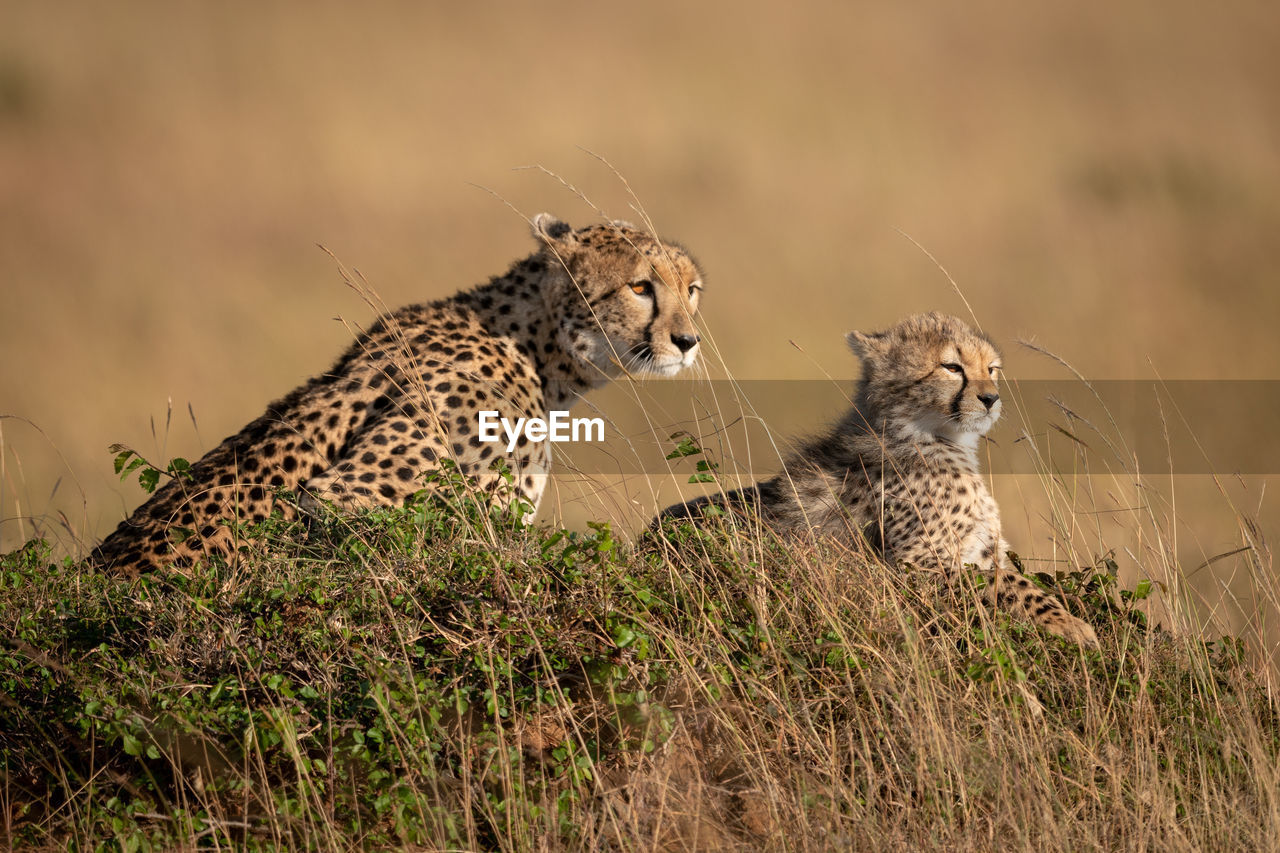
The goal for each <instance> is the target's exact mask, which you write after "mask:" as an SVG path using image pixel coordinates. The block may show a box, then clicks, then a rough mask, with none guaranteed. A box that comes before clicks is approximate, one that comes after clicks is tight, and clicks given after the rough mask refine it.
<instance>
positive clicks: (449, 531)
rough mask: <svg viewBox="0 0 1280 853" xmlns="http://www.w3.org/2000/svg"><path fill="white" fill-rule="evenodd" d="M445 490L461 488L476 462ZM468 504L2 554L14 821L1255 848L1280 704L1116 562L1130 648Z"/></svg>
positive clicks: (755, 533) (771, 565)
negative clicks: (90, 554) (120, 559)
mask: <svg viewBox="0 0 1280 853" xmlns="http://www.w3.org/2000/svg"><path fill="white" fill-rule="evenodd" d="M441 476H444V477H452V475H450V474H448V473H447V472H446V473H445V474H443V475H441ZM518 515H519V508H518V507H517V508H516V510H515V511H505V510H497V509H492V508H489V507H487V506H486V505H484V504H480V503H476V502H473V501H471V500H470V499H467V498H465V497H462V498H458V499H457V500H451V501H448V502H445V501H442V500H440V499H438V498H432V499H427V498H423V499H422V500H420V501H417V502H415V503H413V504H412V505H410V506H408V507H405V508H402V509H381V510H376V511H369V512H365V513H363V514H360V515H356V516H346V515H341V514H337V513H334V514H332V515H328V516H325V517H323V518H319V519H315V520H313V521H311V522H310V523H309V524H302V523H285V522H284V521H282V520H280V519H278V518H276V519H270V520H268V521H267V522H264V523H263V524H262V525H261V526H260V527H258V528H257V529H254V530H252V531H246V532H247V533H249V534H251V536H252V538H253V541H254V542H255V543H256V544H254V545H253V546H252V548H250V547H249V546H246V547H245V550H243V551H242V553H241V554H239V555H238V559H237V560H236V561H235V562H234V563H232V564H228V563H226V562H224V561H221V560H212V561H209V562H208V563H206V564H203V565H202V566H201V567H199V568H197V569H196V570H194V571H193V572H192V573H191V574H190V575H189V576H167V577H161V576H158V575H157V576H149V577H144V578H141V579H139V580H137V581H132V582H128V583H124V582H120V581H118V580H116V579H114V578H110V577H105V576H103V575H101V574H100V573H97V572H96V571H95V570H93V569H92V568H90V567H87V566H85V565H84V564H82V563H77V562H76V561H74V560H72V559H70V558H68V559H63V560H61V561H57V560H55V559H53V557H52V556H51V552H50V550H49V548H48V546H45V545H44V544H43V543H41V542H40V541H33V542H30V543H28V544H27V545H26V546H25V547H23V548H21V549H19V550H17V551H13V552H11V553H9V554H7V555H4V556H3V557H2V558H0V613H4V614H5V624H4V625H3V628H0V637H2V638H3V640H2V642H0V679H2V680H3V697H4V698H3V699H2V700H0V733H2V734H0V757H2V760H3V763H4V779H3V790H0V807H3V816H4V817H3V819H4V824H3V832H4V834H5V836H6V837H7V840H8V842H9V843H10V844H11V845H13V846H23V847H59V848H65V847H70V848H73V849H103V850H114V849H121V850H147V849H174V848H190V847H205V848H222V847H236V848H239V847H246V848H250V849H294V848H314V849H325V850H347V849H365V848H385V847H389V846H396V847H409V848H413V849H427V850H458V849H467V850H479V849H494V850H691V849H700V850H701V849H742V850H758V849H769V850H886V849H922V848H940V847H946V848H951V849H957V850H985V849H992V848H994V847H1001V848H1017V849H1035V850H1082V849H1107V850H1117V849H1125V850H1161V851H1168V850H1202V849H1220V850H1257V849H1273V848H1275V846H1276V845H1277V844H1278V843H1280V793H1277V792H1278V791H1280V778H1278V777H1280V760H1278V759H1280V719H1278V718H1277V712H1278V711H1280V708H1278V707H1277V702H1276V698H1275V697H1274V695H1273V694H1272V692H1271V690H1270V682H1269V681H1268V680H1267V677H1266V671H1265V669H1262V668H1259V667H1258V666H1257V665H1256V663H1255V662H1252V661H1251V660H1250V656H1249V655H1248V654H1247V653H1246V650H1245V648H1244V645H1243V644H1242V643H1241V642H1239V641H1236V640H1232V639H1229V638H1223V639H1217V640H1213V641H1208V642H1206V641H1204V640H1201V639H1200V638H1199V637H1197V636H1195V635H1194V634H1191V633H1185V632H1183V633H1178V634H1172V633H1169V632H1167V631H1166V630H1164V629H1162V628H1159V627H1156V626H1154V625H1153V624H1151V623H1150V622H1149V619H1148V616H1147V614H1146V612H1145V611H1144V609H1143V608H1144V605H1145V604H1146V603H1147V602H1146V601H1145V600H1144V599H1146V598H1147V596H1148V595H1149V594H1151V593H1152V592H1153V590H1154V589H1155V588H1156V587H1155V586H1153V584H1152V583H1151V582H1149V581H1143V582H1140V583H1139V584H1137V585H1136V586H1135V587H1134V588H1133V589H1129V590H1126V589H1121V588H1120V587H1119V584H1118V583H1117V580H1116V565H1115V563H1114V561H1110V560H1102V561H1100V562H1098V563H1097V564H1095V565H1080V566H1073V567H1070V570H1069V571H1063V572H1057V573H1054V574H1041V575H1039V576H1038V577H1039V579H1040V580H1041V582H1042V583H1045V584H1046V585H1048V586H1050V587H1051V588H1054V589H1056V590H1057V591H1059V592H1060V593H1062V594H1063V595H1064V596H1065V599H1066V601H1067V602H1068V603H1069V605H1070V606H1071V607H1072V609H1073V611H1075V612H1076V613H1077V614H1078V615H1081V616H1083V617H1084V618H1087V619H1089V620H1090V621H1091V622H1092V623H1093V624H1094V625H1095V626H1096V627H1097V629H1098V632H1099V636H1100V638H1101V641H1102V646H1101V648H1100V649H1099V650H1097V651H1083V650H1081V649H1078V648H1076V647H1075V646H1072V645H1069V644H1066V643H1064V642H1062V641H1059V640H1057V639H1055V638H1052V637H1049V636H1047V635H1044V634H1042V633H1039V632H1037V631H1035V630H1034V629H1032V628H1030V627H1029V626H1027V625H1024V624H1021V623H1014V622H1010V621H1008V620H1006V619H1004V618H1003V617H1001V616H999V615H993V614H991V613H989V612H987V611H985V610H984V609H983V608H981V607H980V606H977V605H976V604H975V602H976V601H977V598H978V596H977V595H976V593H975V591H974V590H961V591H958V592H953V593H944V592H942V591H940V590H938V589H936V588H934V587H933V586H932V585H931V584H929V583H926V582H924V581H923V580H922V579H920V578H919V577H916V576H913V575H910V574H906V573H899V572H891V571H889V570H887V569H886V567H884V566H883V565H880V564H878V563H876V562H875V561H874V560H870V559H868V558H867V557H865V556H863V555H860V554H856V553H851V552H841V551H836V550H834V549H833V547H832V546H831V545H829V544H827V543H823V542H799V541H787V542H780V541H777V540H776V539H774V538H773V537H771V536H770V535H768V534H767V533H764V532H761V531H759V530H751V529H741V530H733V529H723V530H712V531H699V530H694V529H692V528H689V527H681V526H673V527H669V528H667V529H666V530H665V531H664V536H663V537H655V536H646V537H642V538H641V540H640V541H639V542H637V543H626V542H623V541H621V540H620V539H619V538H618V537H616V536H615V534H614V532H613V530H612V529H611V528H610V526H609V525H608V524H605V523H593V524H591V525H590V527H589V528H588V530H587V531H586V532H572V531H566V530H564V529H560V528H556V527H545V526H544V527H529V526H525V525H523V524H522V523H520V522H519V521H518V520H517V517H518Z"/></svg>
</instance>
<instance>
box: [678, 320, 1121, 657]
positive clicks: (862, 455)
mask: <svg viewBox="0 0 1280 853" xmlns="http://www.w3.org/2000/svg"><path fill="white" fill-rule="evenodd" d="M846 339H847V340H848V342H849V346H850V347H851V348H852V349H853V352H854V354H855V355H857V356H858V357H859V358H860V359H861V360H862V378H861V380H860V381H859V383H858V386H857V397H856V399H855V401H854V407H853V409H852V410H851V411H850V412H849V413H848V414H847V415H845V417H844V418H843V419H842V420H841V421H839V422H838V423H837V424H836V425H835V426H834V428H832V429H831V430H830V431H829V432H828V433H827V434H826V435H824V436H822V437H820V438H816V439H812V440H809V441H808V442H806V443H805V444H803V445H802V447H801V448H800V450H799V451H798V452H797V453H795V454H794V455H793V456H792V457H791V459H790V460H789V462H788V463H787V465H786V469H785V470H784V471H783V472H782V473H781V474H779V475H778V476H776V477H774V478H773V479H771V480H766V481H764V482H762V483H758V484H757V485H756V486H754V487H752V488H749V489H746V490H742V491H738V492H732V493H729V494H727V495H725V496H724V497H723V498H712V499H710V500H708V499H706V498H703V499H699V500H696V501H692V502H690V503H687V504H681V505H677V506H674V507H670V508H668V509H667V510H666V511H665V513H664V515H668V516H674V517H692V518H700V517H702V516H703V511H704V510H705V509H706V507H707V506H708V505H710V504H713V503H720V502H721V501H724V502H726V503H728V504H729V505H730V506H733V507H736V508H743V507H747V506H751V507H755V509H756V510H757V511H758V512H759V513H760V515H761V517H762V518H763V519H764V520H765V521H766V522H767V523H768V524H769V525H770V526H771V527H772V528H774V529H776V530H779V531H805V530H814V531H817V532H819V533H822V534H832V535H836V536H848V535H849V534H850V533H851V531H860V534H857V535H861V536H863V537H865V539H866V540H867V541H869V542H870V543H871V544H872V545H873V546H875V547H876V548H877V549H878V550H879V552H880V553H881V554H882V555H883V557H884V559H885V561H886V562H888V563H889V564H890V565H895V564H898V563H906V564H911V565H914V566H917V567H920V568H927V569H936V570H937V571H939V572H940V573H941V574H942V575H943V576H944V577H945V578H948V579H950V578H952V577H954V576H955V574H956V573H957V572H958V571H960V569H961V568H962V567H963V566H965V565H966V564H975V565H977V566H978V567H979V569H981V570H983V571H984V572H985V573H986V575H987V579H988V583H987V586H986V591H985V593H984V594H985V595H986V597H987V603H988V604H989V605H990V604H997V605H998V606H1001V607H1004V608H1007V609H1008V610H1010V611H1011V612H1012V613H1014V614H1017V615H1018V616H1021V617H1023V618H1026V619H1029V620H1030V621H1032V622H1034V623H1036V624H1037V625H1040V626H1042V627H1043V628H1045V629H1046V630H1048V631H1050V632H1051V633H1054V634H1058V635H1060V636H1063V637H1066V638H1067V639H1069V640H1072V641H1074V642H1076V643H1079V644H1081V645H1087V646H1096V645H1097V642H1098V640H1097V636H1096V635H1095V634H1094V631H1093V628H1092V627H1090V626H1089V625H1088V624H1087V623H1086V622H1083V621H1081V620H1080V619H1077V618H1076V617H1074V616H1072V615H1071V614H1070V613H1068V612H1067V609H1066V607H1064V606H1063V605H1062V603H1061V602H1060V601H1058V600H1057V599H1056V598H1054V597H1053V596H1051V595H1049V594H1048V593H1046V592H1044V591H1043V590H1041V589H1040V588H1039V587H1037V586H1036V585H1035V584H1033V583H1032V582H1031V580H1030V579H1028V578H1026V577H1024V576H1023V575H1021V574H1018V573H1017V572H1015V571H1011V570H1010V569H1009V568H1007V566H1006V564H1005V551H1006V550H1007V549H1008V545H1007V543H1006V542H1005V541H1004V539H1002V538H1001V533H1000V512H999V509H998V508H997V507H996V503H995V500H994V499H993V498H992V497H991V494H990V492H989V491H988V490H987V486H986V483H985V482H984V480H983V478H982V475H981V472H980V470H979V466H978V440H979V438H980V437H981V436H982V435H984V434H985V433H986V432H987V430H989V429H991V427H992V425H993V424H994V423H995V422H996V419H997V418H998V417H1000V394H999V392H998V390H997V387H996V380H997V377H998V374H999V371H1000V369H1001V364H1000V353H999V351H998V350H997V349H996V347H995V345H994V344H993V343H992V342H991V341H990V340H989V339H988V338H987V337H986V336H985V335H982V334H981V333H978V332H975V331H974V330H973V329H971V328H969V326H967V325H966V324H965V323H963V322H961V321H960V320H957V319H956V318H954V317H949V316H946V315H943V314H936V313H934V314H917V315H915V316H913V317H908V318H907V319H906V320H903V321H902V322H900V323H899V324H898V325H896V326H894V327H893V328H891V329H889V330H887V331H884V332H877V333H874V334H864V333H862V332H850V333H849V335H848V336H847V338H846Z"/></svg>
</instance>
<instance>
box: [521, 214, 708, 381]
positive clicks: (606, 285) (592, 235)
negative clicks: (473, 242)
mask: <svg viewBox="0 0 1280 853" xmlns="http://www.w3.org/2000/svg"><path fill="white" fill-rule="evenodd" d="M533 233H534V236H535V237H537V238H538V239H539V240H541V241H542V244H543V254H544V256H545V259H546V262H547V268H548V270H550V271H551V273H550V275H551V278H552V280H551V281H550V282H549V283H548V286H547V287H545V288H544V290H543V293H544V298H545V300H546V302H547V309H548V310H549V311H550V312H551V316H553V317H558V318H560V328H559V343H560V345H561V346H562V347H563V348H564V350H565V352H568V353H570V354H571V355H572V357H573V358H575V359H576V360H577V361H579V362H580V363H581V364H582V365H583V366H584V367H585V368H587V371H588V372H589V373H590V374H591V375H592V376H593V378H594V379H596V380H597V381H603V380H605V379H610V378H613V377H615V376H617V375H619V374H621V373H623V372H624V371H625V372H628V373H637V372H638V373H656V374H659V375H663V376H671V375H674V374H676V373H678V372H680V371H681V370H683V369H684V368H686V367H689V366H690V365H692V364H693V363H694V362H695V361H696V360H697V357H698V349H699V347H698V342H699V340H700V336H699V334H698V330H697V327H695V326H694V324H693V316H694V314H696V313H697V311H698V303H699V301H700V299H701V296H702V274H701V273H700V272H699V271H698V267H697V265H696V264H695V263H694V261H693V259H692V258H691V257H689V254H688V253H687V252H686V251H685V250H684V249H682V248H680V247H679V246H676V245H674V244H672V243H666V242H660V241H659V240H658V239H657V238H656V237H654V236H653V235H652V234H650V233H649V232H647V231H642V230H640V229H638V228H636V227H635V226H633V225H631V224H629V223H626V222H612V223H609V224H602V225H589V226H587V227H585V228H579V229H577V230H576V231H575V230H573V229H572V228H570V227H569V226H568V225H567V224H566V223H564V222H561V221H560V220H558V219H556V218H555V217H554V216H552V215H551V214H549V213H541V214H538V215H537V216H536V217H534V219H533Z"/></svg>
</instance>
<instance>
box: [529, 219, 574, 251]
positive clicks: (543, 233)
mask: <svg viewBox="0 0 1280 853" xmlns="http://www.w3.org/2000/svg"><path fill="white" fill-rule="evenodd" d="M533 236H534V237H536V238H537V239H539V240H541V241H543V242H544V243H559V244H563V243H567V242H572V240H573V229H572V228H570V227H569V223H567V222H564V221H562V220H560V219H557V218H556V217H555V216H553V215H551V214H550V213H539V214H538V215H537V216H535V217H533Z"/></svg>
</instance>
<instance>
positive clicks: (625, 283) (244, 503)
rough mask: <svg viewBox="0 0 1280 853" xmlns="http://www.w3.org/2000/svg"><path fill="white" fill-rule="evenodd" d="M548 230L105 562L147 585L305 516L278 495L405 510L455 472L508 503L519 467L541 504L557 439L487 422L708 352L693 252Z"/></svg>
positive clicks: (306, 403) (275, 420) (334, 381)
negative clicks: (501, 429)
mask: <svg viewBox="0 0 1280 853" xmlns="http://www.w3.org/2000/svg"><path fill="white" fill-rule="evenodd" d="M533 231H534V236H535V238H536V239H537V240H538V242H539V244H540V246H539V250H538V251H537V252H535V253H534V254H532V255H530V256H529V257H527V258H525V259H523V260H521V261H518V262H516V263H515V264H514V265H513V266H512V267H511V268H510V269H509V270H508V271H507V273H506V274H505V275H502V276H499V277H495V278H493V279H492V280H490V281H489V282H488V283H487V284H484V285H481V286H479V287H476V288H474V289H472V290H468V291H464V292H462V293H459V294H457V295H456V296H454V297H452V298H450V299H445V300H441V301H438V302H432V303H429V304H422V305H410V306H408V307H406V308H401V309H400V310H398V311H395V312H392V313H390V314H387V315H385V316H384V317H382V318H380V319H379V320H378V321H377V323H376V324H374V326H373V327H372V328H371V329H370V330H369V331H368V332H366V333H364V334H362V335H360V336H359V338H358V339H357V340H356V341H355V342H354V343H353V344H352V346H351V347H350V348H349V349H348V350H347V351H346V353H345V354H344V355H343V356H342V357H341V358H340V359H339V360H338V362H337V363H336V364H335V365H334V366H333V367H332V368H331V369H330V370H328V371H326V372H325V373H322V374H320V375H319V376H316V377H314V378H312V379H311V380H310V381H308V382H306V383H305V384H303V385H302V386H301V387H299V388H296V389H294V390H293V391H292V392H291V393H289V394H288V395H287V396H285V397H284V398H282V399H280V400H277V401H276V402H274V403H272V404H271V405H270V406H268V407H267V411H266V412H265V413H264V414H263V415H262V416H261V417H259V418H257V419H255V420H254V421H252V422H251V423H249V424H248V425H247V426H246V427H245V428H244V429H242V430H241V431H240V432H238V433H236V434H235V435H232V436H230V437H229V438H227V439H226V440H225V441H223V442H222V443H221V444H220V445H218V446H217V447H216V448H214V449H213V450H211V451H210V452H209V453H207V454H206V455H205V456H204V457H203V458H201V459H200V460H199V461H198V462H196V463H195V464H193V465H192V466H191V469H190V473H191V476H190V477H189V478H183V479H181V480H175V481H171V482H169V483H167V484H166V485H165V486H164V487H163V488H161V489H160V490H159V491H157V492H156V493H155V495H154V496H152V498H151V499H150V500H148V501H147V502H146V503H144V504H143V505H142V506H141V507H139V508H138V509H137V510H136V511H135V512H134V513H133V514H132V515H131V516H130V517H129V518H128V519H126V520H125V521H123V522H122V523H121V524H120V525H119V527H117V528H116V530H115V532H113V533H112V534H111V535H110V536H108V537H107V538H106V539H105V540H104V541H103V542H102V544H101V545H100V546H99V547H98V549H97V550H96V551H95V552H94V554H93V559H95V560H96V561H98V562H99V563H100V564H103V565H105V566H107V567H110V568H111V569H113V570H115V571H118V572H122V573H130V574H132V573H136V572H140V571H148V570H151V569H155V568H159V567H162V566H167V565H171V564H172V565H176V566H183V565H189V564H190V563H191V562H192V561H194V560H196V559H198V558H199V557H200V556H202V555H204V554H208V553H221V554H231V553H234V552H235V550H236V545H237V543H236V542H235V541H234V537H233V532H232V531H233V529H234V528H233V526H231V525H228V524H226V523H224V522H225V521H226V520H227V519H230V518H232V517H233V516H238V517H239V518H241V519H244V520H247V521H261V520H263V519H265V518H266V517H267V516H268V515H269V514H270V513H271V511H272V509H273V508H276V507H278V508H279V509H281V511H283V512H284V513H285V514H286V516H290V515H293V514H294V513H295V512H296V510H295V509H294V508H293V507H292V506H290V505H287V504H285V503H280V502H277V501H276V495H277V492H278V490H279V489H289V490H293V491H295V492H297V493H298V494H299V495H300V496H301V498H302V503H303V505H306V504H307V503H309V502H314V501H316V500H319V499H323V500H328V501H334V502H336V503H338V504H340V505H343V506H347V507H352V506H360V505H376V504H383V505H398V504H401V503H403V502H404V501H405V500H406V499H407V498H409V497H410V496H411V495H413V494H415V493H416V492H418V491H419V490H421V489H422V488H423V487H424V483H425V481H424V476H423V475H424V473H425V472H428V471H431V470H433V469H436V468H438V467H439V463H440V461H441V460H444V459H452V460H454V461H455V462H456V463H457V465H458V467H459V469H460V470H461V471H462V472H463V473H464V474H467V475H469V476H471V477H473V478H475V479H476V480H477V481H478V484H479V486H480V487H482V488H488V489H490V490H495V491H500V490H497V489H496V487H497V486H498V485H499V482H500V475H499V474H498V473H497V472H495V471H494V470H493V469H492V465H493V463H494V462H495V460H496V459H497V458H498V457H503V458H505V461H506V464H507V466H508V467H509V469H510V471H511V473H512V474H513V475H514V486H515V490H514V491H515V495H518V496H519V497H520V498H523V499H524V500H526V501H528V502H529V503H530V504H532V505H533V506H534V507H535V508H536V506H537V505H538V502H539V500H540V498H541V497H542V492H543V489H544V487H545V485H546V479H547V474H548V472H549V470H550V465H551V460H550V453H549V450H548V447H547V444H546V443H535V442H530V441H529V440H528V439H526V438H524V437H523V436H522V437H521V441H520V443H519V446H517V447H516V448H515V450H514V452H513V453H511V454H510V455H508V454H507V453H506V449H505V442H503V443H501V444H495V443H488V442H481V441H480V439H479V437H478V435H477V433H478V413H479V411H481V410H485V409H489V410H496V411H499V412H500V413H501V416H503V417H506V418H508V419H510V420H512V421H514V420H515V418H517V417H541V418H545V417H547V413H548V411H549V410H567V409H569V408H570V407H571V406H572V405H573V404H574V403H575V402H576V401H577V400H578V399H579V397H580V396H581V395H582V394H584V393H585V392H587V391H588V390H589V389H591V388H594V387H596V386H599V385H601V384H603V383H605V382H607V381H608V380H609V379H612V378H614V377H616V376H618V375H620V374H621V373H622V372H623V371H624V370H625V371H628V372H632V373H656V374H662V375H670V374H674V373H676V372H678V371H680V370H681V369H683V368H685V367H688V366H689V365H691V364H692V363H693V362H694V360H695V359H696V357H697V354H698V342H699V336H698V332H697V329H696V328H695V327H694V324H693V315H694V314H695V312H696V311H697V309H698V302H699V299H700V295H701V292H702V276H701V273H700V272H699V271H698V268H697V266H696V265H695V263H694V261H693V260H692V259H691V258H690V256H689V255H688V253H687V252H685V251H684V250H683V249H681V248H680V247H678V246H676V245H674V244H671V243H666V242H662V241H660V240H658V239H657V238H655V237H653V236H652V235H650V234H648V233H646V232H644V231H641V230H639V229H637V228H635V227H634V226H631V225H629V224H627V223H618V222H615V223H609V224H602V225H593V226H589V227H586V228H581V229H579V230H576V231H574V230H572V229H571V228H570V227H569V226H568V225H566V224H565V223H563V222H560V221H559V220H557V219H555V218H554V217H552V216H550V215H549V214H541V215H539V216H537V217H535V219H534V221H533ZM511 497H512V495H511V492H510V491H509V490H508V491H507V492H506V497H505V498H504V499H505V500H509V499H511ZM179 530H181V533H179V532H178V531H179ZM184 536H185V538H184Z"/></svg>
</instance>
